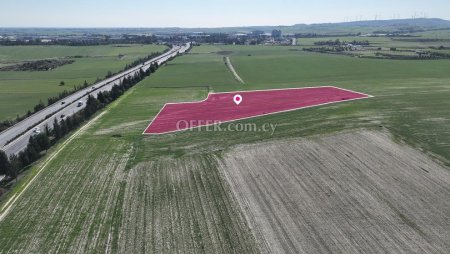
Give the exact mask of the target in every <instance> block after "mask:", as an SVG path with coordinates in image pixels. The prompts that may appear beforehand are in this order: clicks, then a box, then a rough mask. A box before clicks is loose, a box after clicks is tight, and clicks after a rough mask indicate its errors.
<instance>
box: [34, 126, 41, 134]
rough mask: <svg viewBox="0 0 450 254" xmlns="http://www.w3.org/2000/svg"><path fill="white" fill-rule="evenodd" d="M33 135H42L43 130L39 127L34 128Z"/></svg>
mask: <svg viewBox="0 0 450 254" xmlns="http://www.w3.org/2000/svg"><path fill="white" fill-rule="evenodd" d="M33 133H34V134H40V133H41V128H39V127H36V128H34V129H33Z"/></svg>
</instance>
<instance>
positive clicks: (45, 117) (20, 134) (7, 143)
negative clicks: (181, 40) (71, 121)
mask: <svg viewBox="0 0 450 254" xmlns="http://www.w3.org/2000/svg"><path fill="white" fill-rule="evenodd" d="M189 48H190V43H187V44H185V45H182V46H173V47H172V48H171V49H170V50H169V51H168V52H166V53H164V54H162V55H160V56H158V57H155V58H153V59H151V60H149V61H147V62H145V63H143V64H140V65H138V66H136V67H133V68H130V69H128V70H126V71H123V72H121V73H118V74H116V75H114V76H112V77H110V78H107V79H105V80H102V81H100V82H98V83H96V84H93V85H91V86H89V87H87V88H84V89H82V90H79V91H78V92H76V93H74V94H72V95H69V96H68V97H66V98H64V99H62V100H60V101H58V102H56V103H54V104H52V105H50V106H48V107H46V108H45V109H43V110H41V111H39V112H37V113H35V114H33V115H32V116H30V117H28V118H26V119H24V120H23V121H21V122H19V123H17V124H15V125H14V126H12V127H11V128H9V129H7V130H5V131H3V132H2V133H0V147H1V150H3V151H5V153H6V154H7V155H8V156H10V155H12V154H18V153H19V152H20V151H22V150H23V149H25V148H26V146H27V144H28V140H29V139H30V136H32V135H33V134H34V133H33V130H34V128H36V127H39V128H40V130H41V131H44V130H45V126H46V125H48V127H49V128H50V129H51V128H52V127H53V122H54V121H55V119H57V121H61V119H63V118H64V117H67V116H71V115H73V114H75V113H76V112H78V111H80V110H82V109H83V108H84V107H85V106H86V101H87V98H88V96H89V95H92V96H94V97H97V94H98V93H99V92H103V91H110V90H111V89H112V87H113V86H114V85H117V84H119V83H120V82H121V81H122V80H123V79H124V78H125V77H131V76H133V75H134V74H136V73H138V72H139V70H140V69H143V70H144V71H146V70H147V69H148V68H150V65H151V64H152V63H155V62H157V63H158V64H159V65H162V64H163V63H165V62H166V61H168V60H169V58H171V57H175V56H176V55H177V54H182V53H184V52H186V51H187V50H188V49H189ZM79 101H81V102H83V104H82V105H81V106H79V105H78V102H79ZM49 115H51V116H50V117H49ZM13 139H14V140H13Z"/></svg>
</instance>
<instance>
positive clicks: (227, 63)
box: [224, 56, 245, 85]
mask: <svg viewBox="0 0 450 254" xmlns="http://www.w3.org/2000/svg"><path fill="white" fill-rule="evenodd" d="M224 60H225V65H226V66H227V68H228V70H230V71H231V73H232V74H233V76H234V78H235V79H236V80H237V81H239V83H241V84H243V85H244V84H245V82H244V80H243V79H242V78H241V77H240V76H239V74H238V73H237V72H236V69H234V66H233V64H232V63H231V60H230V58H229V57H228V56H226V57H224Z"/></svg>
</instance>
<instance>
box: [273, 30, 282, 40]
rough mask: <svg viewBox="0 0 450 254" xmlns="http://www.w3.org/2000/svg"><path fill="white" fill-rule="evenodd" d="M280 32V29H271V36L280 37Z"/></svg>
mask: <svg viewBox="0 0 450 254" xmlns="http://www.w3.org/2000/svg"><path fill="white" fill-rule="evenodd" d="M281 35H282V32H281V30H273V31H272V37H273V38H275V39H278V38H281Z"/></svg>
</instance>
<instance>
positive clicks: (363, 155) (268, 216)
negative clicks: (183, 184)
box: [219, 131, 450, 253]
mask: <svg viewBox="0 0 450 254" xmlns="http://www.w3.org/2000/svg"><path fill="white" fill-rule="evenodd" d="M220 164H221V165H220V166H219V167H220V170H221V172H222V173H223V174H224V176H225V178H226V179H227V180H228V182H229V183H230V185H231V188H232V191H233V192H234V194H235V196H236V197H237V199H238V202H239V205H240V206H241V208H242V210H243V211H244V213H245V216H246V219H247V220H248V222H249V224H250V226H251V228H253V232H254V234H255V237H256V238H257V240H258V242H259V244H260V245H261V246H262V249H263V250H264V249H265V250H268V251H269V252H275V253H279V252H288V253H299V252H300V253H330V252H332V253H356V252H363V253H386V252H389V253H446V251H448V250H449V249H450V187H449V186H450V171H449V169H448V168H445V167H444V166H441V165H440V164H438V163H436V162H434V161H433V160H431V159H430V158H429V157H427V156H426V155H424V154H422V153H420V152H419V151H417V150H415V149H412V148H410V147H407V146H405V145H399V144H397V143H395V142H393V141H392V140H391V139H390V137H389V135H388V134H385V133H380V132H372V131H359V132H355V133H341V134H337V135H335V136H327V137H316V138H312V139H296V140H288V141H278V142H272V143H266V144H257V145H245V146H240V147H237V148H235V149H234V150H232V151H230V152H229V153H227V154H226V155H225V156H224V157H223V159H222V161H221V163H220Z"/></svg>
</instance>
